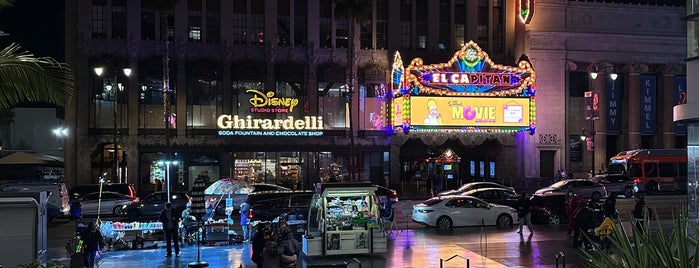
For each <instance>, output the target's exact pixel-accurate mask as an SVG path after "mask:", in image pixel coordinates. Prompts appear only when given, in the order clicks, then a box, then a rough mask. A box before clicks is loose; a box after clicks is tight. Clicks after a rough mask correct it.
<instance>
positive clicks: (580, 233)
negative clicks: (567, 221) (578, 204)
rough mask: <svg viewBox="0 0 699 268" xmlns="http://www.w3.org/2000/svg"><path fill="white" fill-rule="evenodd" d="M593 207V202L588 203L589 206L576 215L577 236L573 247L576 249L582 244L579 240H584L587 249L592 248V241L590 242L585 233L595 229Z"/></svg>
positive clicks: (574, 237)
mask: <svg viewBox="0 0 699 268" xmlns="http://www.w3.org/2000/svg"><path fill="white" fill-rule="evenodd" d="M592 206H593V204H592V202H588V205H587V206H585V207H582V208H580V210H578V212H577V213H576V214H575V219H574V221H575V234H574V235H573V246H575V247H578V246H579V245H580V243H578V240H580V239H582V240H583V243H584V244H585V248H588V249H589V248H591V247H592V245H591V244H590V241H588V240H587V238H586V237H585V235H584V233H587V231H588V230H589V229H590V228H592V227H595V226H594V215H595V212H594V211H593V210H592V208H591V207H592Z"/></svg>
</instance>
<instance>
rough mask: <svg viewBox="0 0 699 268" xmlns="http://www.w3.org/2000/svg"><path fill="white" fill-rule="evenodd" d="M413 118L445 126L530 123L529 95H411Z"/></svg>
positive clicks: (422, 123)
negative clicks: (494, 96)
mask: <svg viewBox="0 0 699 268" xmlns="http://www.w3.org/2000/svg"><path fill="white" fill-rule="evenodd" d="M410 122H411V124H412V125H418V126H441V127H467V126H473V127H500V126H507V127H526V126H529V122H530V99H529V98H478V97H462V98H459V97H438V96H434V97H422V96H413V97H410Z"/></svg>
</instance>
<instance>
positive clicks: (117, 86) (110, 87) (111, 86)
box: [94, 67, 131, 183]
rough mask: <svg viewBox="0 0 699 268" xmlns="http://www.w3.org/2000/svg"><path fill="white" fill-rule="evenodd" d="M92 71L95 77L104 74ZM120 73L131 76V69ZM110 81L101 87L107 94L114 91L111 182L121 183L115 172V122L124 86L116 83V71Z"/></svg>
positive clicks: (99, 71) (116, 167)
mask: <svg viewBox="0 0 699 268" xmlns="http://www.w3.org/2000/svg"><path fill="white" fill-rule="evenodd" d="M94 71H95V74H96V75H97V76H99V77H102V74H103V73H104V71H105V68H104V67H95V69H94ZM122 71H123V72H124V75H126V77H129V76H131V69H130V68H124V69H122ZM112 79H113V80H112V84H104V82H103V85H104V90H106V91H107V92H111V91H112V90H114V92H113V95H114V110H113V113H112V121H113V123H114V130H113V131H114V133H113V137H112V138H113V143H112V146H113V149H114V154H113V156H112V160H113V161H114V166H113V167H112V181H114V182H119V183H121V177H120V176H118V173H117V170H118V169H119V152H118V146H117V137H118V136H119V129H118V127H117V122H118V120H117V113H118V107H119V91H123V90H124V85H122V84H121V83H117V72H116V69H114V73H113V78H112Z"/></svg>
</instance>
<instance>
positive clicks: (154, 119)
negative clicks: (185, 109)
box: [138, 59, 177, 129]
mask: <svg viewBox="0 0 699 268" xmlns="http://www.w3.org/2000/svg"><path fill="white" fill-rule="evenodd" d="M170 65H171V67H170V94H169V99H170V107H171V108H170V111H171V112H172V113H174V112H175V111H176V107H177V79H174V78H175V77H176V76H175V74H176V73H177V63H176V62H174V61H173V62H170ZM138 72H139V73H138V85H139V87H140V88H139V89H138V90H140V91H139V107H138V116H139V118H138V127H139V128H151V129H152V128H161V129H163V128H165V122H164V119H163V104H164V103H163V62H162V60H157V59H155V60H148V61H144V62H140V63H139V65H138Z"/></svg>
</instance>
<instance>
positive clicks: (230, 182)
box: [204, 178, 252, 195]
mask: <svg viewBox="0 0 699 268" xmlns="http://www.w3.org/2000/svg"><path fill="white" fill-rule="evenodd" d="M251 190H252V189H250V188H248V186H247V184H245V183H244V182H242V181H239V180H236V179H231V178H223V179H220V180H218V181H216V182H214V183H213V184H211V185H210V186H209V187H207V188H206V190H204V194H205V195H223V194H248V193H250V191H251Z"/></svg>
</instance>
